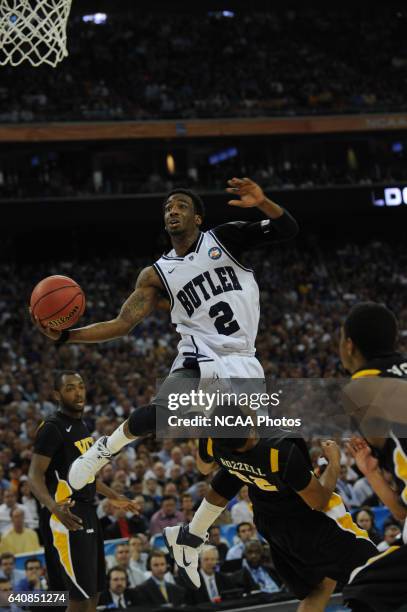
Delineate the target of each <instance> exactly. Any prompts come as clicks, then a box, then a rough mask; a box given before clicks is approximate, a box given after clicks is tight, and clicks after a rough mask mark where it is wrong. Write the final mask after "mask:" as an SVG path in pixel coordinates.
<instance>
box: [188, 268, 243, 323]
mask: <svg viewBox="0 0 407 612" xmlns="http://www.w3.org/2000/svg"><path fill="white" fill-rule="evenodd" d="M227 291H242V287H241V285H240V283H239V279H238V278H237V275H236V272H235V270H234V269H233V268H232V266H221V267H219V268H214V269H213V270H212V276H211V273H210V272H209V271H208V270H207V271H205V272H202V273H201V274H198V275H197V276H195V277H194V278H193V279H192V280H190V281H189V282H188V283H186V284H185V285H184V286H183V288H182V289H180V291H178V293H177V298H178V299H179V301H180V302H181V304H182V306H183V307H184V308H185V312H186V313H187V315H188V316H189V317H190V316H191V315H192V314H193V312H194V310H195V309H196V308H199V306H200V305H201V304H202V302H203V301H205V302H206V301H208V300H209V299H210V297H212V296H217V295H219V294H220V293H225V292H227Z"/></svg>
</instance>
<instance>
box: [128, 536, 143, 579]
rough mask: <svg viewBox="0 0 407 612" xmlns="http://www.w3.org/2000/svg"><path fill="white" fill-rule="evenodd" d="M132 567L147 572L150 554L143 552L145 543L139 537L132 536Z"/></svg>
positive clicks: (130, 544)
mask: <svg viewBox="0 0 407 612" xmlns="http://www.w3.org/2000/svg"><path fill="white" fill-rule="evenodd" d="M129 547H130V567H131V568H136V569H138V570H140V571H142V572H146V571H147V559H148V554H147V553H146V552H143V542H142V540H141V538H140V536H139V535H135V536H132V537H131V538H130V540H129Z"/></svg>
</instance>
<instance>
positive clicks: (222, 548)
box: [208, 525, 229, 563]
mask: <svg viewBox="0 0 407 612" xmlns="http://www.w3.org/2000/svg"><path fill="white" fill-rule="evenodd" d="M208 533H209V539H208V544H210V545H211V546H215V548H216V549H217V551H218V555H219V561H220V562H221V563H222V561H224V560H225V558H226V554H227V552H228V550H229V546H228V545H227V543H226V542H225V540H222V539H221V537H220V528H219V527H218V526H217V525H212V526H211V527H209V529H208Z"/></svg>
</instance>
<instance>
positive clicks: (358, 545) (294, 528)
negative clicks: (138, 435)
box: [199, 435, 377, 599]
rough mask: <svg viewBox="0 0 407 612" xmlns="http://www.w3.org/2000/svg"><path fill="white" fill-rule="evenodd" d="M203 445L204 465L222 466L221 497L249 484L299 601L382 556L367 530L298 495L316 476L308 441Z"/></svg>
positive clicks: (260, 525)
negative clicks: (245, 447) (241, 447)
mask: <svg viewBox="0 0 407 612" xmlns="http://www.w3.org/2000/svg"><path fill="white" fill-rule="evenodd" d="M199 445H200V446H199V454H200V456H201V458H202V460H203V461H206V462H208V463H209V462H210V461H213V460H215V461H216V462H217V463H218V464H219V465H221V466H222V469H221V470H219V471H218V472H217V473H216V474H215V476H214V478H213V480H212V483H211V486H212V488H213V489H214V490H215V491H216V492H217V493H218V494H219V495H221V496H222V497H225V498H226V499H232V498H233V497H234V496H235V495H236V493H237V492H238V491H239V490H240V488H241V487H242V485H243V484H247V485H248V487H249V496H250V499H251V501H252V503H253V514H254V522H255V525H256V527H257V529H258V530H259V532H260V533H261V534H262V536H263V537H264V538H265V539H266V540H267V542H268V543H269V545H270V550H271V555H272V558H273V562H274V565H275V567H276V570H277V571H278V573H279V574H280V575H281V577H282V578H283V580H284V582H285V583H286V585H287V586H288V587H289V589H290V590H291V591H292V592H293V593H294V594H295V595H296V597H298V598H299V599H304V598H305V597H306V596H307V595H308V594H309V593H310V592H312V591H313V590H314V589H315V588H316V587H317V586H318V585H319V584H320V583H321V581H322V580H323V578H325V577H329V578H332V579H333V580H338V581H341V582H345V581H347V579H348V577H349V575H350V573H351V571H352V570H353V569H354V568H355V567H358V566H359V565H361V564H362V563H365V562H366V561H367V559H369V557H371V556H372V555H374V554H375V553H377V549H376V547H375V546H374V545H373V544H372V542H370V540H368V539H367V538H366V537H365V534H364V532H362V531H361V530H359V532H360V533H355V531H354V530H352V529H350V528H346V527H342V528H341V527H340V526H339V525H338V522H337V521H336V520H335V519H333V518H331V517H330V516H327V514H326V513H324V512H319V511H317V510H312V509H311V508H310V507H309V506H308V504H306V502H304V501H303V499H302V498H301V497H300V495H298V493H297V492H296V491H301V490H303V489H305V488H306V487H307V485H308V484H309V482H310V480H311V478H313V476H312V473H311V472H312V466H311V462H310V459H309V455H308V452H307V448H306V445H305V442H304V441H303V440H301V439H297V438H296V439H293V438H288V437H285V436H284V435H283V436H282V437H280V438H269V439H260V440H259V442H258V443H257V445H256V446H255V447H253V448H252V449H251V450H249V451H246V452H244V453H237V452H230V451H229V450H227V451H226V450H225V451H224V450H223V449H222V445H221V441H220V440H216V439H213V440H212V439H210V438H209V439H206V440H200V442H199Z"/></svg>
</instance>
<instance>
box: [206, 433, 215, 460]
mask: <svg viewBox="0 0 407 612" xmlns="http://www.w3.org/2000/svg"><path fill="white" fill-rule="evenodd" d="M206 452H207V453H208V455H209V456H210V457H213V441H212V438H208V443H207V445H206Z"/></svg>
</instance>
